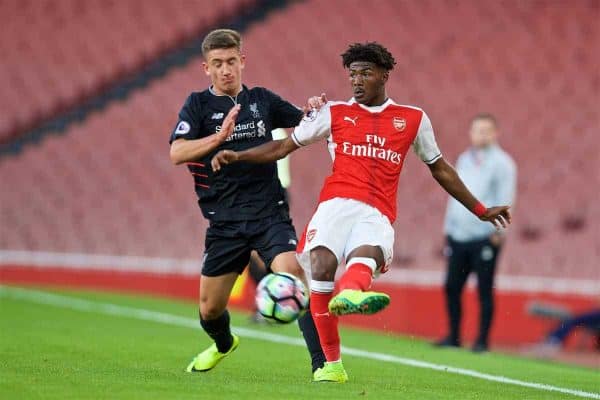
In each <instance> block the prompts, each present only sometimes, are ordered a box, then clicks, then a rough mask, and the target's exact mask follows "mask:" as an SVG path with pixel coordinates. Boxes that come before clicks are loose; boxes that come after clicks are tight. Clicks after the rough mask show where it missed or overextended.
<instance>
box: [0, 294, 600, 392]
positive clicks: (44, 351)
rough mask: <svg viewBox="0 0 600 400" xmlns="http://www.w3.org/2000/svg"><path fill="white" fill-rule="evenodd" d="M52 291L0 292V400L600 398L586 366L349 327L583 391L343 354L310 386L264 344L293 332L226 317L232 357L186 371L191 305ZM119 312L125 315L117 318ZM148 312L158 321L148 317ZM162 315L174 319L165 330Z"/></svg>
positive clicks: (365, 336)
mask: <svg viewBox="0 0 600 400" xmlns="http://www.w3.org/2000/svg"><path fill="white" fill-rule="evenodd" d="M52 293H55V294H58V295H60V296H64V297H60V299H62V300H60V302H61V304H48V301H46V299H45V298H44V296H43V293H42V292H39V291H38V292H36V291H31V290H29V289H25V290H19V289H13V288H8V287H0V399H128V400H129V399H144V400H147V399H277V400H279V399H303V400H307V399H327V400H332V399H345V400H346V399H353V398H356V399H363V398H365V399H367V398H368V399H377V400H386V399H406V400H410V399H415V400H417V399H418V400H425V399H461V400H463V399H519V400H522V399H544V400H546V399H577V398H600V370H597V369H596V370H594V369H587V368H578V367H572V366H566V365H562V364H556V363H550V362H540V361H533V360H528V359H524V358H519V357H511V356H506V355H500V354H495V353H489V354H484V355H474V354H471V353H470V352H468V351H460V350H436V349H434V348H432V347H431V346H430V345H429V344H428V343H426V342H423V341H420V340H411V339H409V338H405V337H399V336H394V335H383V334H375V333H370V332H365V331H360V330H352V329H343V330H342V340H343V344H344V345H345V346H348V347H351V348H354V349H361V350H364V351H367V352H376V353H378V354H380V353H382V354H385V355H392V356H397V357H404V358H410V359H412V360H416V361H424V362H428V363H435V364H436V365H439V364H441V365H448V366H452V367H456V368H465V369H469V370H472V371H477V372H479V373H484V374H489V375H493V376H503V377H507V378H511V379H517V380H519V381H523V382H535V383H539V384H546V385H552V386H554V387H560V388H565V389H572V390H578V391H581V392H585V393H582V395H580V396H577V395H574V394H569V393H560V392H555V391H548V390H544V389H540V388H528V387H522V386H517V385H513V384H509V383H503V382H494V381H489V380H485V379H480V378H476V377H472V376H465V375H460V374H455V373H451V372H449V371H444V370H443V369H442V370H439V371H436V370H431V369H424V368H417V367H414V366H409V365H404V364H399V363H395V362H384V361H377V360H372V359H368V358H365V357H360V356H358V355H354V356H351V355H346V356H345V357H344V365H345V366H346V369H347V371H348V374H349V376H350V382H348V383H347V384H323V383H321V384H314V383H311V382H310V367H309V361H308V354H307V351H306V350H305V349H304V348H303V347H301V346H298V345H292V344H289V343H274V342H273V341H269V339H272V338H273V337H275V338H278V337H280V336H279V335H284V336H285V337H286V338H287V337H289V338H295V339H297V338H299V337H300V333H299V331H298V328H297V326H296V325H295V324H292V325H287V326H255V325H252V324H249V323H248V322H247V315H245V314H242V313H232V320H233V321H232V322H233V324H234V326H235V327H239V328H242V330H241V332H245V333H246V334H245V335H243V336H242V337H241V344H240V347H239V349H238V350H237V351H236V352H234V353H233V354H232V355H231V356H230V357H229V358H227V359H225V360H224V361H223V362H222V363H221V364H219V365H218V366H217V367H216V368H215V369H214V370H212V371H210V372H207V373H196V374H188V373H185V372H184V369H185V367H186V366H187V364H188V362H189V361H190V360H191V358H192V357H193V356H194V355H195V354H196V353H197V352H199V351H201V350H203V349H204V348H205V347H206V346H207V345H208V344H209V340H208V338H207V337H206V336H205V334H204V333H203V332H201V330H200V328H199V326H198V324H196V323H194V322H193V320H194V319H195V316H196V307H195V305H194V304H190V303H181V302H175V301H167V300H162V299H152V298H149V297H140V296H135V297H134V296H122V295H114V294H106V293H95V292H71V291H53V292H52ZM81 300H83V301H81ZM106 303H110V304H113V305H115V306H107V305H106ZM103 304H104V305H103ZM96 305H98V307H96ZM123 307H127V308H123ZM134 309H135V310H137V311H135V310H134ZM139 309H143V310H150V311H151V313H148V315H146V314H145V312H144V311H139ZM123 310H125V311H123ZM131 310H134V311H135V312H134V313H136V316H132V315H129V314H130V311H131ZM157 312H159V313H163V314H160V315H162V316H165V315H166V317H165V318H166V320H163V321H162V322H161V321H156V320H155V319H156V316H155V315H154V314H155V313H157ZM173 318H174V319H176V320H177V321H179V322H181V323H175V324H174V323H171V322H172V321H171V320H172V319H173ZM365 318H368V317H365ZM177 321H176V322H177ZM194 325H196V326H195V327H194ZM244 329H246V331H244ZM234 331H235V329H234ZM248 332H250V333H251V334H250V335H249V334H248ZM273 335H274V336H273ZM251 336H255V338H253V337H251Z"/></svg>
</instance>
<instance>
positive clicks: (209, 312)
mask: <svg viewBox="0 0 600 400" xmlns="http://www.w3.org/2000/svg"><path fill="white" fill-rule="evenodd" d="M224 311H225V308H224V307H222V306H221V305H218V304H215V303H214V302H211V301H209V300H208V299H200V318H202V319H203V320H205V321H209V320H213V319H217V318H219V317H220V316H221V314H223V312H224Z"/></svg>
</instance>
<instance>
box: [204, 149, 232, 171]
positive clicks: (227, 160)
mask: <svg viewBox="0 0 600 400" xmlns="http://www.w3.org/2000/svg"><path fill="white" fill-rule="evenodd" d="M237 160H238V154H237V153H236V152H235V151H233V150H221V151H220V152H218V153H217V154H215V156H214V157H213V159H212V160H211V162H210V165H211V166H212V170H213V171H214V172H217V171H220V170H221V167H222V166H223V165H227V164H231V163H234V162H236V161H237Z"/></svg>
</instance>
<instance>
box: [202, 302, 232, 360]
mask: <svg viewBox="0 0 600 400" xmlns="http://www.w3.org/2000/svg"><path fill="white" fill-rule="evenodd" d="M200 325H201V326H202V329H204V331H205V332H206V333H207V334H208V336H210V337H211V338H212V340H214V341H215V343H216V344H217V349H218V350H219V353H227V352H228V351H229V349H231V346H232V345H233V336H231V330H230V328H229V312H228V311H227V310H225V312H224V313H223V314H221V316H220V317H217V318H216V319H211V320H204V319H202V316H200Z"/></svg>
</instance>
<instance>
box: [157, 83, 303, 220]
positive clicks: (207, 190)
mask: <svg viewBox="0 0 600 400" xmlns="http://www.w3.org/2000/svg"><path fill="white" fill-rule="evenodd" d="M236 102H237V103H239V104H240V105H241V109H240V112H239V114H238V117H237V121H236V126H235V129H234V132H233V134H232V135H231V136H230V137H229V139H228V140H227V141H226V142H224V143H223V144H221V145H220V146H219V147H218V148H217V149H216V150H215V151H213V152H211V153H209V154H207V155H206V156H205V157H202V158H201V159H198V160H194V162H190V163H188V164H187V165H188V169H189V171H190V173H191V174H192V177H193V178H194V185H195V190H196V194H197V195H198V204H199V205H200V208H201V209H202V213H203V215H204V216H205V217H206V218H207V219H209V220H212V221H243V220H252V219H258V218H263V217H266V216H268V215H271V214H273V213H275V212H277V211H278V210H281V209H282V208H284V209H287V207H288V205H287V202H286V199H285V195H284V191H283V188H282V187H281V183H280V182H279V178H278V177H277V164H276V163H275V162H272V163H268V164H252V163H245V162H239V163H235V164H232V165H226V166H224V167H223V168H222V169H221V171H219V172H217V173H213V172H212V169H211V166H210V161H211V159H212V157H213V156H214V155H215V154H216V153H217V152H218V151H219V150H225V149H227V150H235V151H241V150H245V149H248V148H251V147H255V146H258V145H261V144H263V143H266V142H268V141H270V140H272V139H273V138H272V136H271V131H272V130H273V129H276V128H291V127H294V126H296V125H298V123H299V122H300V120H301V119H302V116H303V113H302V110H300V109H299V108H297V107H296V106H294V105H292V104H290V103H288V102H287V101H285V100H283V99H282V98H281V97H279V96H277V95H276V94H274V93H273V92H271V91H269V90H267V89H265V88H261V87H255V88H252V89H248V88H247V87H246V86H243V89H242V91H241V92H240V93H239V94H238V95H237V97H230V96H220V95H216V94H214V92H213V91H212V90H211V89H207V90H205V91H203V92H194V93H192V94H191V95H190V96H189V97H188V98H187V100H186V102H185V104H184V106H183V108H182V109H181V111H180V112H179V121H178V123H177V125H176V126H175V129H174V130H173V132H172V133H171V139H170V141H169V142H170V143H172V142H173V141H174V140H177V139H180V138H181V139H187V140H192V139H199V138H202V137H205V136H209V135H212V134H214V133H215V132H217V131H219V130H220V129H221V125H222V123H223V119H224V118H225V116H226V115H227V113H228V112H229V110H230V109H231V108H232V107H233V106H234V105H235V104H236Z"/></svg>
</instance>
